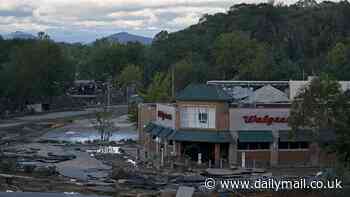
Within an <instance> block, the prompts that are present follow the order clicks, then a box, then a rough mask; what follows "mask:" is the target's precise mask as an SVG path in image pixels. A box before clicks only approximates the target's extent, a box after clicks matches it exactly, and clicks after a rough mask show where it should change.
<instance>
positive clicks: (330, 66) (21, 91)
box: [0, 0, 350, 103]
mask: <svg viewBox="0 0 350 197" xmlns="http://www.w3.org/2000/svg"><path fill="white" fill-rule="evenodd" d="M348 19H350V4H349V2H348V1H340V2H337V3H335V2H329V1H324V2H322V3H317V2H315V1H313V0H302V1H299V2H297V3H296V4H293V5H283V4H275V3H273V2H270V3H261V4H236V5H233V6H232V7H231V8H229V9H228V11H227V12H225V13H217V14H213V15H204V16H203V17H202V18H201V19H200V20H199V21H198V23H197V24H194V25H192V26H190V27H188V28H186V29H183V30H181V31H178V32H174V33H169V32H167V31H161V32H159V33H158V34H157V35H156V36H155V37H154V41H153V43H152V44H151V45H149V46H145V45H142V44H140V43H127V44H118V43H116V42H111V41H110V40H108V39H100V40H96V41H95V42H94V43H90V44H79V43H76V44H67V43H55V42H53V41H52V40H51V39H50V37H49V36H48V35H46V34H43V33H42V34H41V35H39V38H38V39H37V40H1V39H0V80H1V83H0V94H1V98H2V99H4V98H6V99H10V100H12V101H13V100H16V101H18V102H19V103H23V102H25V101H29V100H31V99H33V100H38V99H42V97H45V98H46V97H52V96H56V95H62V94H64V90H65V88H66V87H67V86H69V84H71V83H72V82H73V80H74V79H95V80H102V81H103V80H108V79H113V81H114V84H115V86H116V87H119V88H122V87H125V86H127V85H129V84H137V87H138V89H139V90H140V91H141V92H143V93H144V94H145V93H149V95H148V97H147V99H148V100H154V99H157V97H161V100H164V99H167V98H170V96H171V91H170V90H169V88H168V87H169V85H168V83H169V80H171V78H172V76H174V79H173V80H174V84H175V92H177V91H179V90H181V89H183V88H184V87H185V86H186V85H188V84H190V83H203V82H206V81H207V80H213V79H216V80H232V79H236V80H289V79H294V80H298V79H299V80H300V79H304V78H305V77H306V76H308V75H315V74H319V73H323V72H326V73H328V74H330V75H333V76H334V77H335V78H336V79H338V80H346V79H349V78H350V66H349V64H350V39H349V38H350V36H349V35H350V24H349V23H348ZM169 73H173V74H169ZM160 83H167V84H166V85H163V87H158V86H157V85H158V84H160ZM154 84H155V85H154ZM166 88H167V89H166ZM159 89H161V91H162V93H159V94H158V93H157V94H156V93H155V92H157V91H158V92H159V91H160V90H159ZM155 90H157V91H155ZM152 94H153V96H150V95H152ZM159 95H160V96H159Z"/></svg>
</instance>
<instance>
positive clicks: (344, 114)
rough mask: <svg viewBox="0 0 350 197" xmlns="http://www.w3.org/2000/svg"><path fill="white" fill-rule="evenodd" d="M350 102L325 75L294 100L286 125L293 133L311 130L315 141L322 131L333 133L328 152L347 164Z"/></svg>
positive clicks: (315, 79)
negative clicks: (334, 136)
mask: <svg viewBox="0 0 350 197" xmlns="http://www.w3.org/2000/svg"><path fill="white" fill-rule="evenodd" d="M349 101H350V100H349V98H347V97H346V96H345V94H344V93H343V92H342V91H341V88H340V84H339V83H338V82H337V81H335V80H333V79H332V78H330V77H328V75H323V76H321V77H320V78H318V77H317V78H314V79H313V80H312V81H311V83H310V84H309V85H308V86H306V87H305V88H304V89H303V90H302V91H301V92H300V93H299V95H298V96H297V97H296V98H295V99H294V101H293V104H292V108H291V113H290V119H289V124H290V126H291V127H292V128H293V130H296V129H298V128H300V127H301V128H309V129H311V130H312V131H313V134H314V137H315V140H318V139H319V138H318V136H319V134H320V132H321V130H325V131H331V130H333V131H335V132H336V143H335V144H331V145H330V146H327V150H329V148H330V150H332V151H334V152H335V153H337V156H338V158H339V160H340V161H342V162H344V164H346V165H349V164H350V163H349V162H350V143H349V140H350V135H349V128H350V118H349V114H350V108H349Z"/></svg>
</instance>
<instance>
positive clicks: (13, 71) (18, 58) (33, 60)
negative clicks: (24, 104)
mask: <svg viewBox="0 0 350 197" xmlns="http://www.w3.org/2000/svg"><path fill="white" fill-rule="evenodd" d="M4 70H5V71H4V72H5V73H6V77H7V79H8V83H7V88H6V89H7V91H6V92H7V93H6V94H7V95H8V96H10V97H12V98H18V99H19V100H22V101H28V100H31V99H36V100H40V99H41V98H50V97H53V96H58V95H62V94H63V93H64V90H65V89H66V87H67V86H68V85H69V84H70V83H71V82H72V80H73V79H74V73H75V71H74V67H73V66H72V65H71V62H70V61H69V60H68V59H67V58H66V57H65V56H64V54H63V53H62V50H61V48H60V46H58V45H57V44H55V43H53V42H51V41H49V40H40V41H35V42H30V43H25V44H24V45H22V46H18V47H15V49H14V50H13V53H12V54H11V57H10V61H9V62H8V63H6V64H4Z"/></svg>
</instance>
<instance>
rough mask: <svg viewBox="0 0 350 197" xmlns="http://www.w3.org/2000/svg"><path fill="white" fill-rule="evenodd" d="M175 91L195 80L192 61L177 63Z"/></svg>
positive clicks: (187, 59) (186, 60)
mask: <svg viewBox="0 0 350 197" xmlns="http://www.w3.org/2000/svg"><path fill="white" fill-rule="evenodd" d="M174 66H175V73H174V76H175V91H179V90H182V89H183V88H185V87H186V86H187V85H188V84H190V83H191V82H193V80H194V79H195V77H194V76H195V73H194V68H193V64H192V61H191V60H190V59H189V58H186V59H183V60H181V61H179V62H177V63H176V64H175V65H174Z"/></svg>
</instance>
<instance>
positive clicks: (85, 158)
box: [0, 107, 138, 195]
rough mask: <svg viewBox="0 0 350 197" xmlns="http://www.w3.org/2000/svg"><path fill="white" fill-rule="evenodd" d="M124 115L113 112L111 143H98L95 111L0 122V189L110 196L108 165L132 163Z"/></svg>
mask: <svg viewBox="0 0 350 197" xmlns="http://www.w3.org/2000/svg"><path fill="white" fill-rule="evenodd" d="M126 113H127V111H126V108H125V107H122V108H118V110H114V113H113V122H114V124H115V126H116V127H115V128H116V129H115V131H114V132H113V135H112V141H113V142H110V143H107V144H102V145H101V144H100V143H98V142H97V141H96V140H98V139H99V135H98V132H97V131H96V130H95V129H94V127H93V119H94V114H93V112H82V113H80V112H79V113H75V112H73V113H72V112H70V113H66V115H64V114H63V113H61V112H60V113H59V114H50V115H40V116H30V117H22V118H18V119H16V120H7V121H6V122H5V121H3V122H1V123H0V191H21V192H68V193H69V192H73V193H82V194H92V193H94V194H108V195H114V194H115V193H116V192H115V180H113V179H112V177H111V176H112V164H113V163H123V165H130V166H133V165H134V164H135V162H134V160H135V159H136V158H135V156H136V153H137V151H136V150H137V148H138V146H137V144H136V143H135V140H136V139H137V133H136V129H135V127H134V126H133V124H131V123H129V122H128V120H127V116H126ZM72 115H74V116H72ZM126 139H127V140H126ZM120 140H121V141H120ZM117 141H118V142H117Z"/></svg>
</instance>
